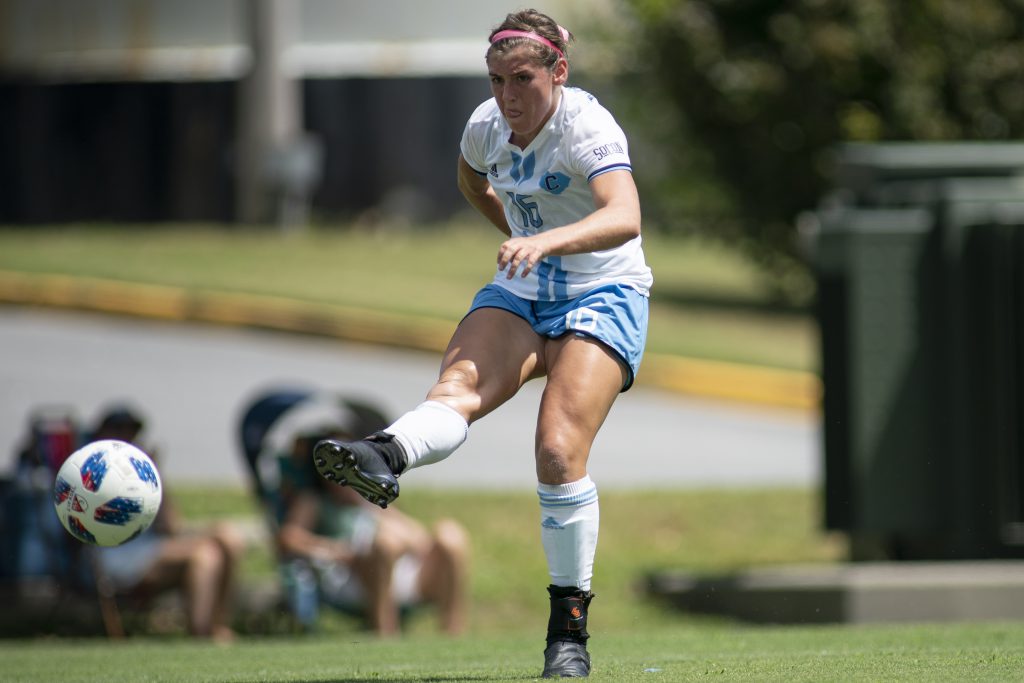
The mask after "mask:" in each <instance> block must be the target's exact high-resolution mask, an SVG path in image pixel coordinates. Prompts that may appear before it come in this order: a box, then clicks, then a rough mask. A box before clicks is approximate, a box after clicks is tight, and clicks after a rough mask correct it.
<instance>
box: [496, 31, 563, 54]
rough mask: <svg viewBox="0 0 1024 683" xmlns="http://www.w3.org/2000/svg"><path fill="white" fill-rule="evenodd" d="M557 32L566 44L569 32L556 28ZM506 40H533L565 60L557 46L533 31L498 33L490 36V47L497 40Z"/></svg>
mask: <svg viewBox="0 0 1024 683" xmlns="http://www.w3.org/2000/svg"><path fill="white" fill-rule="evenodd" d="M558 32H559V33H560V34H561V35H562V40H565V41H567V42H568V40H569V32H568V31H566V30H565V29H564V28H562V27H561V26H559V27H558ZM506 38H526V39H527V40H533V41H535V42H538V43H540V44H541V45H546V46H548V47H550V48H551V49H552V50H554V51H555V53H557V54H558V56H559V57H561V58H562V59H565V55H564V54H563V53H562V51H561V50H560V49H558V46H557V45H555V44H554V43H552V42H551V41H550V40H548V39H547V38H545V37H544V36H542V35H540V34H539V33H534V32H533V31H514V30H512V29H508V30H505V31H498V32H497V33H495V34H494V35H493V36H491V45H493V44H494V43H496V42H498V41H499V40H505V39H506Z"/></svg>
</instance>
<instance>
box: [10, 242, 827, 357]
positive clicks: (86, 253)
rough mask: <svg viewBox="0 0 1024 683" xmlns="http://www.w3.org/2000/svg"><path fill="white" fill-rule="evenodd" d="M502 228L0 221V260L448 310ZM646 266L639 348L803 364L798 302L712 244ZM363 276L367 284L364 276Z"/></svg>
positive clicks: (391, 308) (484, 265) (806, 329)
mask: <svg viewBox="0 0 1024 683" xmlns="http://www.w3.org/2000/svg"><path fill="white" fill-rule="evenodd" d="M500 237H501V235H500V233H498V232H497V231H496V230H494V229H493V228H489V227H487V226H484V225H482V224H479V223H474V224H472V225H468V226H467V225H461V226H459V225H456V226H446V227H436V226H434V227H430V226H424V227H420V228H418V229H415V230H413V229H380V228H378V229H374V230H371V229H369V228H345V229H343V228H334V229H327V228H320V229H317V230H313V231H310V232H306V233H301V234H281V233H279V232H274V231H269V230H262V231H261V230H251V229H250V230H244V229H239V228H228V227H221V226H210V227H203V226H191V225H190V226H153V225H129V226H118V227H113V226H60V227H41V226H33V227H30V228H28V227H23V228H10V227H8V228H4V227H2V226H0V270H10V271H16V272H27V273H54V274H67V275H76V276H86V277H96V278H104V279H111V280H119V281H128V282H142V283H152V284H159V285H171V286H175V287H183V288H186V289H189V290H212V291H219V292H241V293H247V294H260V295H269V296H275V297H286V298H293V299H297V300H301V301H309V302H316V303H328V304H339V305H346V306H353V307H356V308H361V309H369V310H378V311H384V312H391V313H399V314H405V315H418V316H427V317H432V318H439V319H441V320H446V321H451V322H453V323H454V322H456V321H458V320H459V319H460V318H461V317H462V315H463V314H464V313H465V310H466V307H467V306H468V305H469V302H470V300H471V299H472V296H473V294H475V293H476V291H477V289H479V287H480V286H481V285H483V284H484V283H485V282H487V281H488V280H489V279H490V278H491V276H492V275H493V272H494V261H495V255H496V253H497V247H498V245H499V244H500ZM645 252H646V254H647V259H648V262H649V263H650V265H651V268H652V269H653V270H654V275H655V288H654V291H653V296H652V299H651V321H650V330H649V339H648V346H647V350H648V351H650V352H652V353H665V354H676V355H682V356H688V357H694V358H706V359H712V360H725V361H732V362H742V363H750V364H754V365H763V366H769V367H778V368H786V369H796V370H814V369H816V368H817V361H816V337H815V331H814V324H813V321H812V320H811V319H810V317H809V315H808V314H807V313H806V312H805V311H801V310H795V311H794V310H780V309H779V308H778V307H775V306H773V304H772V302H771V300H770V297H769V295H768V291H769V288H768V287H767V286H766V283H765V281H764V279H763V278H762V277H761V276H760V275H759V274H758V272H757V271H756V270H755V269H754V268H753V267H752V266H750V264H749V263H747V262H746V261H744V260H743V259H742V258H740V257H739V256H738V255H737V254H735V253H733V252H730V251H728V250H726V249H724V248H722V247H721V246H712V245H710V244H707V243H703V242H698V241H695V240H679V239H667V238H664V237H660V236H657V235H646V236H645ZM368 283H372V285H371V286H368Z"/></svg>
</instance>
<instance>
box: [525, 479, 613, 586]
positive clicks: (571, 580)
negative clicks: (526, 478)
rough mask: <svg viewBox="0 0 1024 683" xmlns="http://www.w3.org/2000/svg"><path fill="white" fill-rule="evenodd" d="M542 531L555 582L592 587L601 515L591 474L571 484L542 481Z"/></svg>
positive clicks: (552, 580)
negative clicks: (544, 482)
mask: <svg viewBox="0 0 1024 683" xmlns="http://www.w3.org/2000/svg"><path fill="white" fill-rule="evenodd" d="M537 495H538V496H539V497H540V527H541V529H540V535H541V541H542V542H543V544H544V555H545V556H546V557H547V560H548V572H549V573H550V574H551V583H552V584H553V585H555V586H576V587H577V588H579V589H580V590H585V591H588V590H590V579H591V577H593V574H594V554H595V553H596V552H597V532H598V527H599V526H600V521H601V515H600V511H599V509H598V505H597V486H595V485H594V482H593V481H591V479H590V477H589V476H586V477H584V478H583V479H580V480H579V481H574V482H571V483H569V484H538V485H537Z"/></svg>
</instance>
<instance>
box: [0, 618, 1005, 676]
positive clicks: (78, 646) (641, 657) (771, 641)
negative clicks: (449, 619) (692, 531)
mask: <svg viewBox="0 0 1024 683" xmlns="http://www.w3.org/2000/svg"><path fill="white" fill-rule="evenodd" d="M1022 643H1024V624H1019V623H996V624H973V625H962V624H957V625H944V626H937V625H936V626H926V625H916V626H883V627H871V628H866V627H839V626H835V627H832V626H830V627H816V628H804V627H800V628H778V627H777V628H750V627H742V626H729V625H720V624H680V625H676V626H670V627H662V628H658V629H646V628H643V627H638V628H636V629H631V630H629V631H623V632H616V633H598V634H597V635H595V636H594V638H593V639H592V641H591V647H590V649H591V653H592V657H593V660H594V670H593V673H592V675H591V680H595V681H615V682H621V683H626V682H629V681H707V680H711V681H780V682H782V681H785V682H796V681H808V682H815V683H817V682H822V681H844V682H849V681H957V682H962V681H1017V680H1020V677H1021V672H1022V671H1024V645H1022ZM542 649H543V644H542V643H541V642H539V641H538V639H537V638H535V637H534V638H531V637H527V636H523V635H519V634H514V635H508V636H500V637H498V636H472V637H468V638H462V639H458V640H448V639H442V638H438V637H432V636H416V637H413V638H408V639H403V640H400V641H379V640H374V639H369V638H365V637H361V636H353V637H347V638H337V637H322V636H321V637H310V638H301V639H294V638H293V639H280V638H273V639H259V640H249V641H243V642H240V643H238V644H235V645H232V646H228V647H218V646H211V645H205V644H202V643H194V642H188V641H184V640H173V641H155V640H134V641H128V642H125V643H117V644H110V643H102V642H96V641H64V642H47V641H38V642H32V643H0V662H2V664H0V671H2V674H0V675H2V678H3V680H4V681H5V682H6V683H20V682H22V681H32V682H40V681H61V682H62V683H87V682H88V683H93V682H95V683H100V682H102V683H109V682H110V681H132V682H133V683H136V682H138V683H141V682H144V681H153V682H155V681H166V682H168V683H171V682H173V683H179V682H181V683H184V682H192V681H224V682H228V681H237V682H239V683H241V682H249V681H266V682H268V683H284V682H285V681H296V682H300V683H335V682H341V681H353V682H358V681H367V682H369V681H376V682H381V681H437V682H441V681H444V682H455V681H521V680H533V679H536V678H537V677H538V676H539V673H540V661H541V658H540V655H541V650H542Z"/></svg>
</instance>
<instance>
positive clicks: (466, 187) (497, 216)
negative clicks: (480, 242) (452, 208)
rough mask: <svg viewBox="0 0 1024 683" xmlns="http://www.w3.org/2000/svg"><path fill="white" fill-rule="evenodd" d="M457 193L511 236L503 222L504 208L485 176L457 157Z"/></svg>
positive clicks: (461, 157) (460, 157)
mask: <svg viewBox="0 0 1024 683" xmlns="http://www.w3.org/2000/svg"><path fill="white" fill-rule="evenodd" d="M458 183H459V191H460V192H462V196H463V197H465V198H466V201H468V202H469V203H470V204H471V205H472V206H473V208H474V209H476V210H477V211H479V212H480V213H481V214H482V215H483V217H484V218H486V219H487V220H489V221H490V222H491V223H493V224H494V226H495V227H496V228H498V230H501V231H502V232H503V233H505V235H507V236H508V237H511V236H512V229H511V228H510V227H508V221H506V220H505V207H504V206H502V204H501V200H500V199H498V195H496V194H495V193H494V189H493V188H492V187H491V184H490V183H489V182H488V181H487V176H482V175H480V174H479V173H477V172H476V171H475V170H474V169H473V167H472V166H470V165H469V163H468V162H467V161H466V159H465V158H464V157H463V156H462V155H461V154H460V155H459V176H458Z"/></svg>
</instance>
